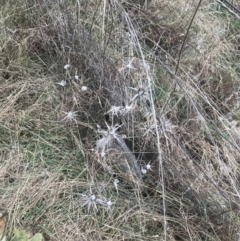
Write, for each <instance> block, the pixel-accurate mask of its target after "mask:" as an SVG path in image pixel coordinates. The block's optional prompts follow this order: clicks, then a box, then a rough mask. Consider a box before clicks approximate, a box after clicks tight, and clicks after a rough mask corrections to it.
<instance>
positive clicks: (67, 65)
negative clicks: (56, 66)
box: [63, 64, 71, 70]
mask: <svg viewBox="0 0 240 241" xmlns="http://www.w3.org/2000/svg"><path fill="white" fill-rule="evenodd" d="M70 67H71V65H70V64H65V65H64V67H63V68H64V69H66V70H67V69H69V68H70Z"/></svg>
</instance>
